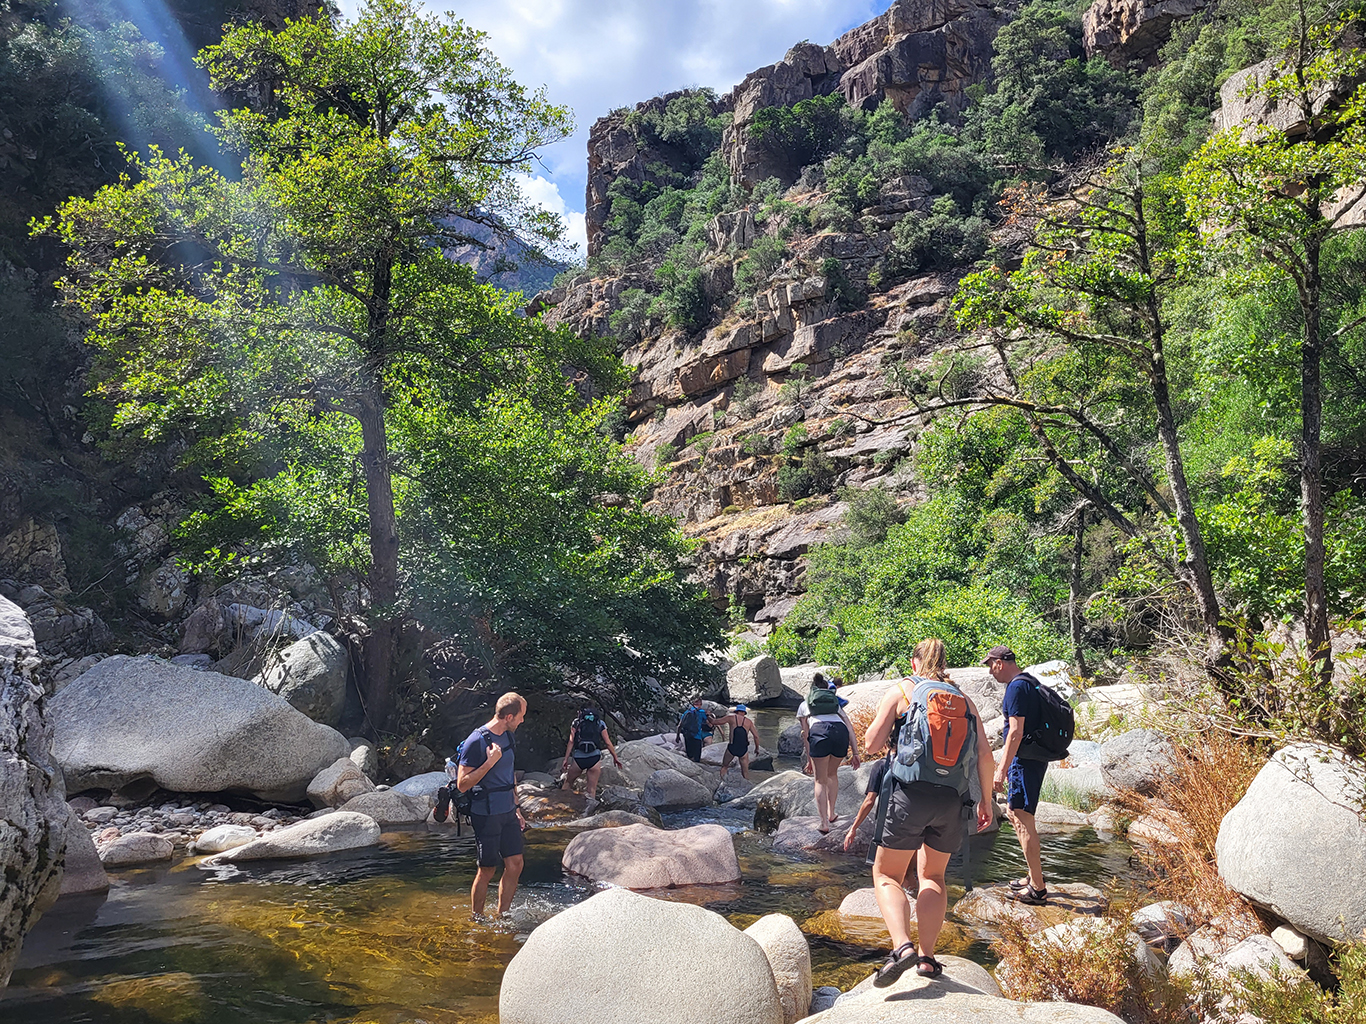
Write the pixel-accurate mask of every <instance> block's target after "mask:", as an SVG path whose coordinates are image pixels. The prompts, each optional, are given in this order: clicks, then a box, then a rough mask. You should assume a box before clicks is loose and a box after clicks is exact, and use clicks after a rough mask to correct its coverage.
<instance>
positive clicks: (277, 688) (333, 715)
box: [261, 632, 350, 727]
mask: <svg viewBox="0 0 1366 1024" xmlns="http://www.w3.org/2000/svg"><path fill="white" fill-rule="evenodd" d="M349 664H350V659H349V658H348V656H347V653H346V648H344V647H343V646H342V645H341V644H340V643H338V642H337V641H336V640H335V639H334V638H333V637H331V636H329V635H328V634H326V633H321V632H319V633H313V634H311V635H309V636H306V637H304V638H303V639H302V640H296V641H295V642H294V643H292V644H290V645H289V646H288V647H286V648H285V649H284V650H283V651H281V652H280V653H279V654H278V655H276V656H275V658H274V659H272V662H271V663H270V666H269V667H268V668H267V669H266V671H265V673H264V674H263V675H262V677H261V685H263V686H264V687H265V688H266V689H267V690H269V691H270V692H271V693H277V694H279V695H280V696H281V697H283V698H284V699H285V700H287V701H289V703H290V704H292V705H293V706H294V707H296V708H298V709H299V710H300V711H302V712H303V713H304V714H306V715H307V716H308V717H309V718H311V719H313V721H315V722H321V723H323V724H324V725H330V726H333V727H336V726H337V725H338V724H339V723H340V722H341V716H342V709H343V707H344V706H345V704H346V673H347V668H348V666H349Z"/></svg>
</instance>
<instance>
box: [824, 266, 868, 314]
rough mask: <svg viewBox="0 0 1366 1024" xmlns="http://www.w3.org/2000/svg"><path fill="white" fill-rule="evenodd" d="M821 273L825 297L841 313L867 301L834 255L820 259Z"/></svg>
mask: <svg viewBox="0 0 1366 1024" xmlns="http://www.w3.org/2000/svg"><path fill="white" fill-rule="evenodd" d="M821 274H822V275H823V276H824V277H825V287H826V297H827V298H829V299H830V300H831V301H833V302H834V303H835V307H836V308H837V309H838V310H839V311H840V312H841V313H850V312H853V311H854V310H856V309H859V308H860V307H862V306H863V304H864V303H865V302H867V301H868V296H867V295H865V294H864V293H863V292H862V291H861V290H860V289H859V288H858V287H857V286H856V285H855V284H854V282H853V281H851V280H849V275H848V274H846V273H845V272H844V264H843V263H841V262H840V261H839V260H838V259H837V258H835V257H834V256H827V257H826V258H825V259H823V260H822V261H821Z"/></svg>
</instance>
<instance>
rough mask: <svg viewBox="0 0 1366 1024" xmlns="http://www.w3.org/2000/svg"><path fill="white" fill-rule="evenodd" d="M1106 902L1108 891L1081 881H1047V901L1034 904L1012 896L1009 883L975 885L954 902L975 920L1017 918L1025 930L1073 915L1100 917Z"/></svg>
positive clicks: (1038, 929)
mask: <svg viewBox="0 0 1366 1024" xmlns="http://www.w3.org/2000/svg"><path fill="white" fill-rule="evenodd" d="M1106 905H1107V902H1106V899H1105V894H1104V893H1103V892H1101V891H1100V890H1099V889H1097V888H1095V887H1094V886H1090V885H1085V884H1083V883H1081V882H1068V883H1062V884H1055V883H1053V882H1049V883H1048V902H1047V903H1046V904H1045V905H1043V906H1031V905H1030V904H1027V903H1021V902H1020V901H1018V900H1016V899H1013V898H1012V897H1011V890H1010V887H1009V886H1005V885H989V886H985V887H983V888H978V889H974V890H973V891H972V892H970V893H968V894H967V895H966V896H964V897H963V898H962V899H961V900H959V901H958V902H957V904H955V905H954V908H953V913H954V916H956V917H961V918H963V919H965V920H968V921H972V922H974V923H976V924H1001V923H1003V922H1005V921H1015V922H1017V923H1018V924H1019V925H1020V926H1021V927H1022V928H1024V930H1025V931H1026V932H1041V931H1043V930H1044V929H1045V928H1049V927H1051V926H1053V925H1055V924H1062V923H1063V922H1064V921H1068V920H1071V919H1072V918H1074V917H1081V916H1086V917H1099V916H1100V915H1101V914H1103V913H1104V912H1105V907H1106Z"/></svg>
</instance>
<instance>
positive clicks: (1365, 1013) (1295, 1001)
mask: <svg viewBox="0 0 1366 1024" xmlns="http://www.w3.org/2000/svg"><path fill="white" fill-rule="evenodd" d="M1351 938H1352V939H1353V940H1354V941H1351V942H1343V943H1342V944H1341V945H1337V946H1334V947H1333V950H1332V952H1331V954H1330V970H1331V971H1332V972H1333V976H1334V977H1335V978H1336V979H1337V987H1336V988H1335V989H1322V988H1320V987H1319V986H1318V985H1316V984H1314V983H1313V982H1311V981H1306V980H1305V979H1304V978H1303V977H1301V976H1298V975H1294V976H1290V977H1286V976H1284V975H1282V974H1280V972H1279V971H1276V970H1274V969H1273V971H1272V972H1271V973H1269V974H1265V975H1264V974H1261V973H1259V972H1255V971H1240V972H1238V973H1237V974H1235V975H1234V979H1233V981H1234V984H1232V985H1230V986H1229V987H1230V988H1231V989H1232V992H1231V993H1230V997H1229V1003H1228V1005H1227V1007H1226V1008H1225V1009H1224V1012H1225V1013H1227V1014H1228V1015H1229V1016H1230V1018H1231V1019H1237V1018H1238V1017H1243V1018H1244V1019H1248V1018H1255V1019H1257V1020H1260V1021H1265V1024H1363V1022H1366V945H1363V944H1362V943H1361V942H1360V941H1355V940H1359V939H1360V936H1352V937H1351Z"/></svg>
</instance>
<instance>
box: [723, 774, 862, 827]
mask: <svg viewBox="0 0 1366 1024" xmlns="http://www.w3.org/2000/svg"><path fill="white" fill-rule="evenodd" d="M874 767H875V764H864V765H862V766H861V767H860V768H859V769H858V770H857V771H855V770H854V769H853V768H851V767H849V766H848V765H844V766H842V767H841V768H840V769H839V773H838V777H839V783H840V792H839V796H838V797H836V798H835V813H836V814H839V815H841V816H848V817H851V818H852V817H853V816H854V815H855V814H857V813H858V809H859V806H860V805H861V804H862V803H863V795H864V790H865V789H866V788H867V785H868V780H869V778H870V777H871V776H872V773H873V768H874ZM769 796H771V797H774V798H775V804H774V809H775V810H776V811H777V813H778V816H779V818H778V820H780V821H781V820H782V819H783V818H791V817H810V816H811V815H814V814H815V813H816V786H815V783H814V782H813V781H812V779H811V776H809V775H803V774H802V773H801V772H799V771H785V772H779V773H778V774H777V775H774V776H772V777H771V778H768V779H765V780H764V781H763V782H761V783H759V785H757V786H755V787H754V788H753V789H751V790H750V791H749V792H748V793H746V794H745V795H744V796H742V797H740V798H739V799H737V800H735V801H734V803H735V805H736V806H739V807H757V806H758V804H759V801H760V800H762V799H763V798H764V797H769Z"/></svg>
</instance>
